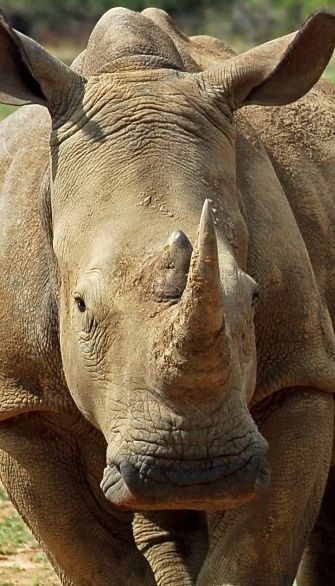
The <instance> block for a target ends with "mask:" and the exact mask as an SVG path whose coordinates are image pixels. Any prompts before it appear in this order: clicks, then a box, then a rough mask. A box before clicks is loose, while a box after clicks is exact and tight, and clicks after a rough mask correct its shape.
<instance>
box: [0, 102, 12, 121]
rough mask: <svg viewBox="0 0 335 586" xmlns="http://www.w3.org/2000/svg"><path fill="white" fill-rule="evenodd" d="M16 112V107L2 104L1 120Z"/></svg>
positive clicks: (0, 108) (0, 107)
mask: <svg viewBox="0 0 335 586" xmlns="http://www.w3.org/2000/svg"><path fill="white" fill-rule="evenodd" d="M15 110H16V107H15V106H6V105H5V104H0V120H3V119H4V118H6V116H9V114H11V113H12V112H14V111H15Z"/></svg>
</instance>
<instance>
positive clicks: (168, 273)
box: [163, 230, 193, 299]
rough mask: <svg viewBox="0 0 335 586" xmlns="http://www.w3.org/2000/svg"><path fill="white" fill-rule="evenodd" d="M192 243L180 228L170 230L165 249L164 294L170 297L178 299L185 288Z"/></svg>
mask: <svg viewBox="0 0 335 586" xmlns="http://www.w3.org/2000/svg"><path fill="white" fill-rule="evenodd" d="M192 250H193V249H192V244H191V243H190V241H189V239H188V238H187V236H186V234H185V233H184V232H183V231H182V230H175V231H174V232H172V234H171V236H170V238H169V240H168V249H167V251H166V257H165V263H166V265H167V266H166V270H165V277H164V285H163V288H164V294H165V296H166V297H170V298H171V299H173V298H175V299H180V297H181V296H182V293H183V291H184V289H185V286H186V282H187V275H188V271H189V268H190V261H191V256H192Z"/></svg>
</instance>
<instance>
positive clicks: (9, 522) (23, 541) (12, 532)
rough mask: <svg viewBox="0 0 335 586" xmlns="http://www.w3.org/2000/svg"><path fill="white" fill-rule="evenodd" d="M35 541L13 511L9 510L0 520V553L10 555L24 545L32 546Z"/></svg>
mask: <svg viewBox="0 0 335 586" xmlns="http://www.w3.org/2000/svg"><path fill="white" fill-rule="evenodd" d="M35 543H36V541H35V539H34V538H33V537H32V535H31V533H30V532H29V530H28V529H27V528H26V526H25V525H24V524H23V523H22V520H21V519H20V517H19V515H18V514H17V513H16V512H15V511H11V512H10V513H9V514H8V515H7V516H6V517H5V518H4V519H3V520H2V521H1V522H0V554H2V555H10V554H13V553H16V552H17V550H18V549H20V548H21V547H24V546H25V545H29V546H32V545H35Z"/></svg>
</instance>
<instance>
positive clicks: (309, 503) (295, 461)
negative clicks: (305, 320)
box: [197, 388, 334, 586]
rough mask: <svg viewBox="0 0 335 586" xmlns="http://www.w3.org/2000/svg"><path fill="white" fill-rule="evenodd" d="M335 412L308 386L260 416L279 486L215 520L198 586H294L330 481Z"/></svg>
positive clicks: (287, 393)
mask: <svg viewBox="0 0 335 586" xmlns="http://www.w3.org/2000/svg"><path fill="white" fill-rule="evenodd" d="M333 413H334V407H333V398H332V397H331V395H327V394H325V393H320V392H318V391H316V390H313V389H303V388H296V389H287V390H284V391H282V392H281V393H278V394H277V395H275V396H273V397H272V398H270V399H269V400H267V401H264V403H263V405H261V406H260V407H258V408H257V411H255V412H254V413H253V415H254V417H255V419H256V421H257V423H258V426H259V428H260V431H261V433H262V434H263V435H264V437H265V438H266V439H267V441H268V442H269V446H270V449H269V458H268V461H269V464H270V467H271V471H272V482H271V488H270V489H269V490H268V491H267V492H266V493H265V494H264V495H263V496H262V497H260V498H259V499H258V500H257V501H254V502H253V503H251V504H247V505H244V506H242V507H240V508H239V509H235V510H230V511H226V512H225V513H213V514H210V515H209V518H208V521H209V539H210V553H209V554H208V556H207V558H206V561H205V563H204V565H203V567H202V570H201V573H200V576H199V578H198V581H197V586H208V585H209V584H210V585H211V586H223V585H226V584H229V585H231V586H291V585H292V583H293V581H294V578H295V575H296V573H297V570H298V565H299V561H300V559H301V556H302V553H303V550H304V547H305V544H306V542H307V540H308V537H309V535H310V533H311V531H312V528H313V525H314V523H315V520H316V518H317V515H318V512H319V508H320V504H321V501H322V496H323V493H324V490H325V486H326V482H327V477H328V472H329V466H330V461H331V452H332V443H333ZM320 583H323V582H320ZM315 584H316V583H315Z"/></svg>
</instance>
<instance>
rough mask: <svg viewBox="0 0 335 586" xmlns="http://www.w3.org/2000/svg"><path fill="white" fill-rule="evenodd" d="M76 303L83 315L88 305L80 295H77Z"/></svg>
mask: <svg viewBox="0 0 335 586" xmlns="http://www.w3.org/2000/svg"><path fill="white" fill-rule="evenodd" d="M74 302H75V304H76V306H77V309H78V310H79V311H80V312H81V313H84V311H86V303H85V301H84V300H83V298H82V297H81V296H80V295H75V298H74Z"/></svg>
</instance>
